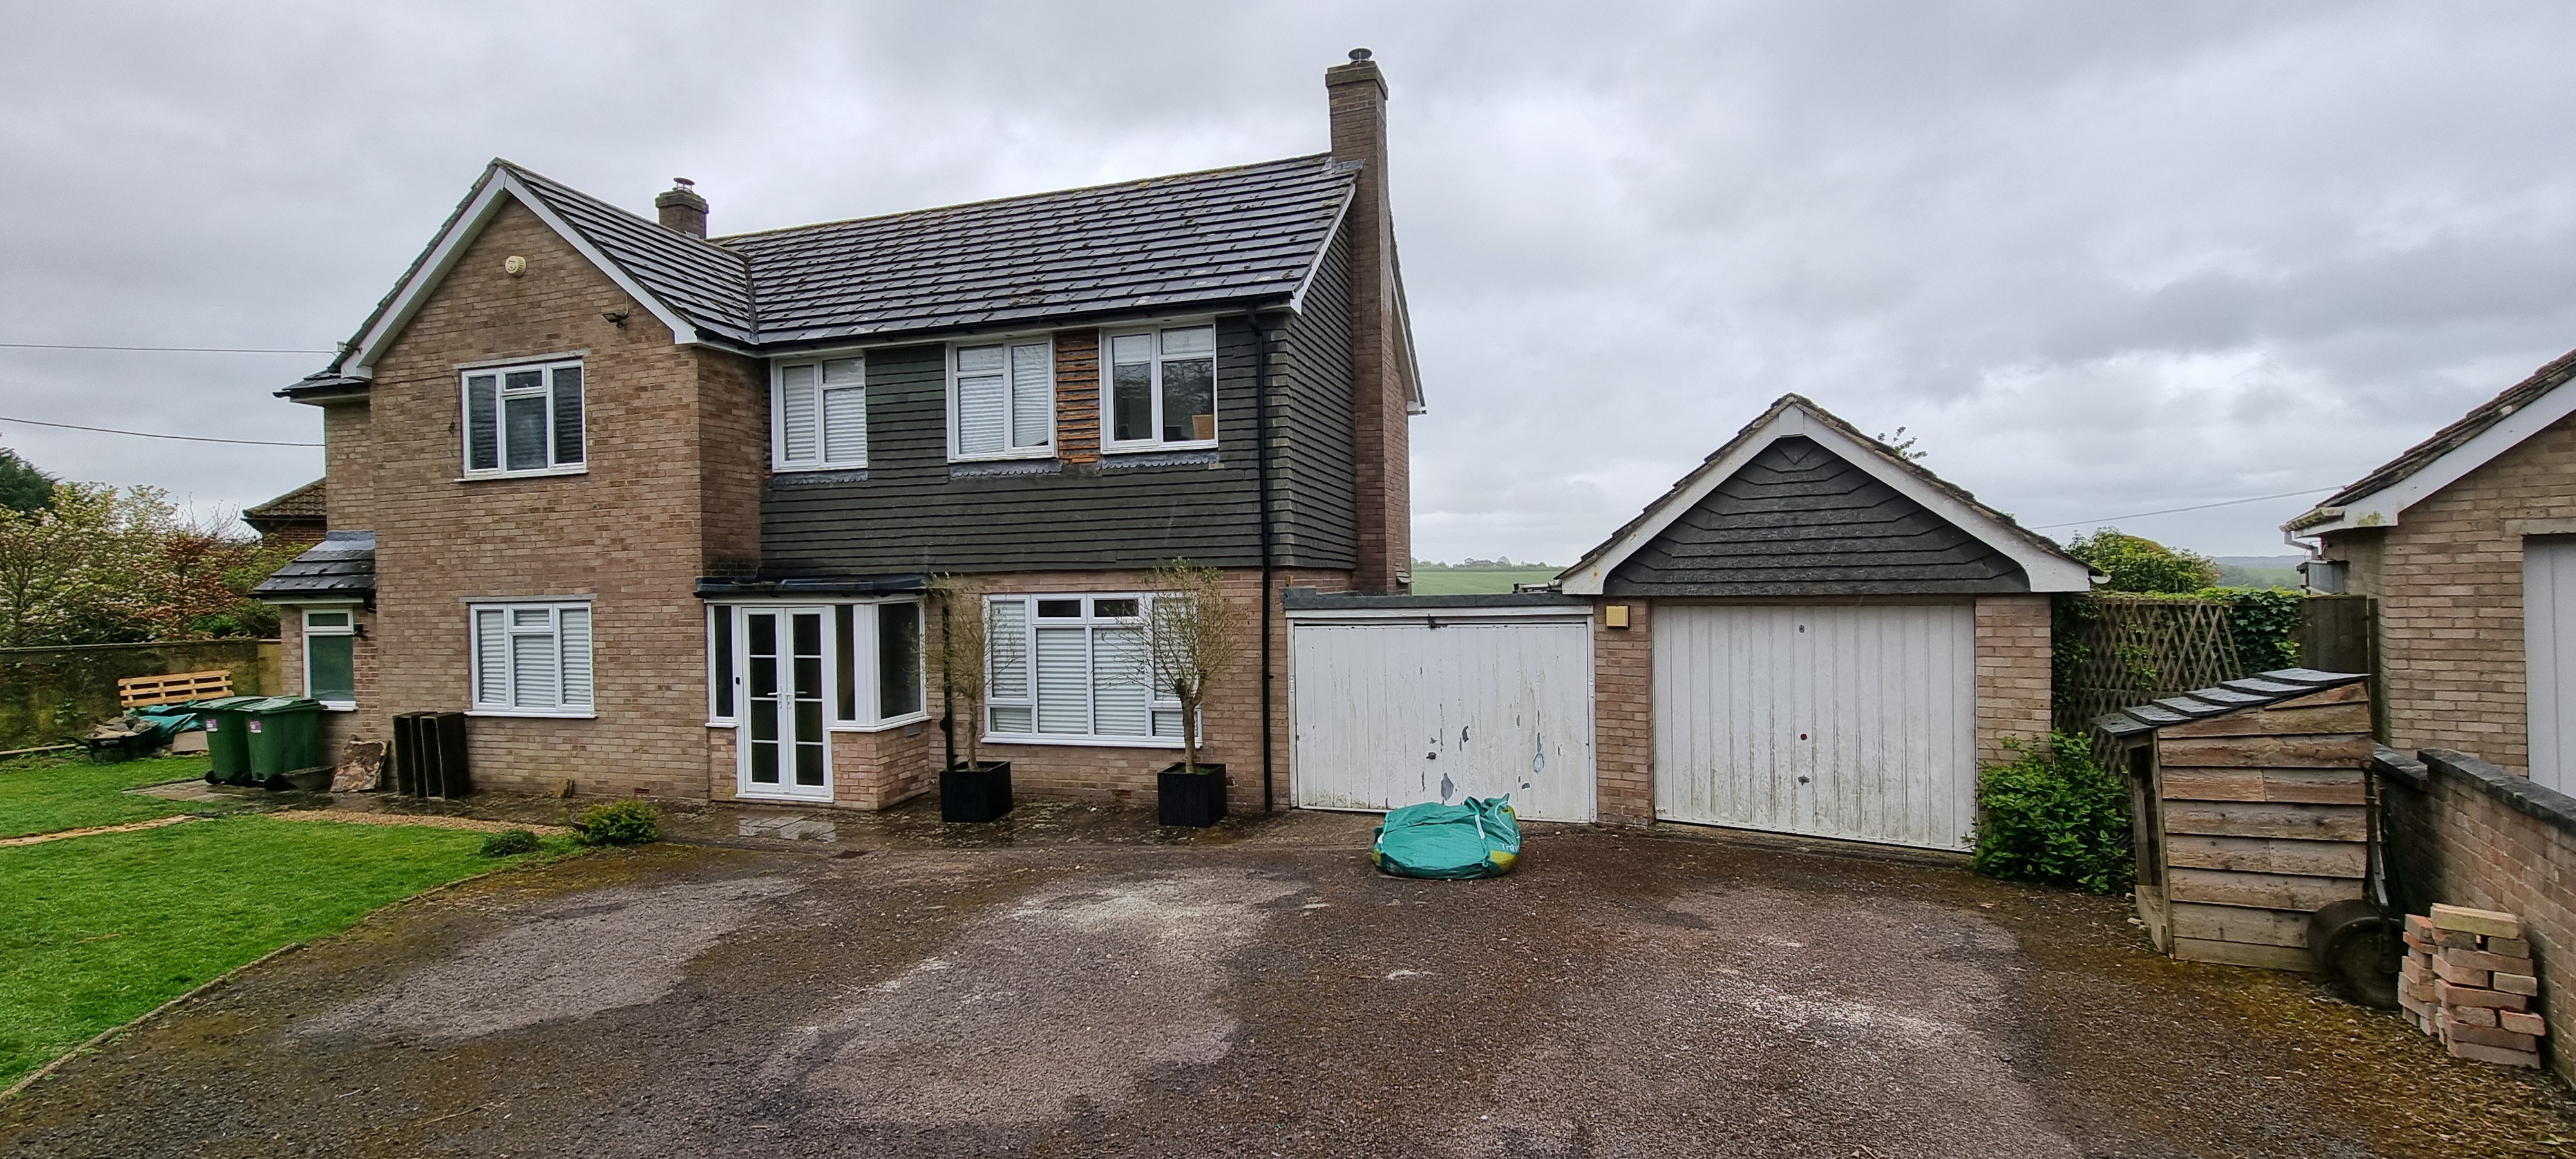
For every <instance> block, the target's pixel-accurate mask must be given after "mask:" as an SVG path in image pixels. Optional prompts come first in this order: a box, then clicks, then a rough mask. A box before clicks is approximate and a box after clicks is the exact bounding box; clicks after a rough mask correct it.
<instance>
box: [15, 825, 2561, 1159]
mask: <svg viewBox="0 0 2576 1159" xmlns="http://www.w3.org/2000/svg"><path fill="white" fill-rule="evenodd" d="M1367 823H1368V819H1366V818H1356V817H1348V816H1333V815H1318V814H1302V815H1291V816H1288V817H1285V818H1282V819H1279V820H1275V821H1269V822H1265V823H1262V824H1259V825H1254V826H1249V827H1247V828H1246V829H1244V830H1241V831H1238V832H1234V833H1231V834H1221V835H1219V836H1217V837H1216V838H1214V839H1211V840H1207V841H1198V842H1192V843H1190V844H1186V845H1160V846H1157V845H1140V844H1135V843H1123V844H1122V843H1108V842H1103V843H1092V844H1081V843H1075V844H1056V845H1052V846H1049V847H1039V848H1029V847H1008V846H1002V847H988V848H956V847H950V846H944V845H942V844H941V843H940V842H937V841H898V842H888V841H879V842H875V843H874V845H873V847H868V843H867V842H853V841H846V839H845V844H844V846H843V847H842V848H841V849H840V850H839V851H838V854H837V855H834V853H833V852H832V851H831V850H829V849H823V850H808V849H803V848H789V847H782V848H778V849H772V850H759V849H751V850H745V849H717V848H704V847H674V846H663V847H656V848H652V849H647V850H642V851H637V852H632V853H619V854H609V855H603V856H597V857H592V858H585V859H582V860H579V861H575V862H571V863H568V864H563V865H558V866H554V867H551V868H547V869H543V870H538V871H532V872H525V873H512V874H503V875H499V876H496V877H493V878H489V879H485V880H483V881H480V882H476V883H473V884H471V885H468V886H466V887H464V888H461V889H457V890H453V891H449V892H446V893H443V894H440V895H437V896H435V897H431V898H427V899H424V900H422V901H419V902H416V903H413V904H410V905H406V906H402V907H397V908H396V909H395V910H393V911H389V912H388V913H387V914H384V915H381V916H380V917H379V918H377V919H375V920H373V921H370V922H368V923H366V924H365V925H362V926H361V927H359V928H358V929H357V930H355V931H353V932H352V933H350V934H348V935H346V936H343V937H341V938H338V939H334V940H332V941H330V942H327V943H324V944H321V945H318V946H315V947H311V948H308V949H305V950H303V951H300V952H298V953H293V954H289V955H285V956H283V957H280V958H278V959H276V960H274V961H272V962H269V963H267V964H264V965H262V966H260V967H258V968H256V969H254V970H251V971H249V972H246V973H245V974H243V975H242V976H240V977H239V978H238V979H237V980H235V981H234V982H232V983H230V984H228V985H225V986H223V987H220V988H218V989H216V990H214V991H211V992H209V993H207V994H205V995H203V996H201V997H199V998H198V999H196V1000H194V1001H192V1002H190V1003H188V1004H187V1005H185V1006H183V1007H182V1008H181V1009H179V1010H177V1011H174V1012H172V1013H170V1014H168V1015H164V1016H163V1017H161V1018H159V1019H156V1020H154V1021H151V1022H149V1023H147V1024H146V1025H144V1026H143V1027H142V1028H141V1029H139V1030H138V1031H137V1032H135V1033H133V1034H131V1035H128V1036H126V1037H124V1038H122V1039H119V1040H116V1041H114V1042H111V1043H110V1044H109V1045H108V1046H106V1047H105V1048H103V1049H101V1050H100V1051H99V1052H97V1053H95V1054H91V1055H87V1056H84V1057H81V1058H78V1059H75V1060H73V1061H72V1062H71V1063H70V1064H68V1065H66V1066H65V1067H63V1068H62V1069H61V1070H59V1071H58V1072H56V1073H55V1074H54V1075H53V1076H51V1077H49V1078H47V1079H45V1080H43V1081H41V1082H39V1083H37V1084H36V1085H34V1086H33V1087H31V1088H30V1089H29V1090H28V1092H27V1093H26V1094H24V1095H22V1096H20V1097H19V1098H17V1099H14V1100H12V1101H11V1102H9V1103H8V1104H6V1105H5V1106H0V1153H5V1154H8V1155H45V1156H87V1155H96V1156H119V1157H127V1156H143V1155H180V1154H186V1155H218V1156H229V1155H241V1156H279V1155H296V1154H322V1155H335V1156H427V1155H450V1154H454V1155H567V1156H572V1155H578V1156H629V1155H632V1156H670V1155H722V1156H767V1155H778V1156H801V1155H871V1156H874V1155H992V1154H1001V1153H1028V1154H1037V1155H1094V1154H1119V1155H1194V1156H1195V1155H1219V1154H1223V1155H1233V1154H1245V1155H1269V1154H1281V1155H1388V1156H1394V1155H1425V1156H1505V1155H1510V1156H1522V1155H1529V1156H1590V1155H1652V1156H1677V1155H1784V1156H1832V1157H1835V1159H1846V1157H1853V1156H1865V1157H1880V1159H1894V1157H1898V1156H1921V1157H1936V1156H1963V1155H1973V1156H1978V1157H1980V1159H1999V1157H2005V1156H2097V1155H2154V1156H2162V1155H2238V1154H2242V1155H2302V1156H2305V1155H2376V1154H2391V1155H2411V1154H2423V1155H2443V1156H2460V1155H2470V1154H2513V1153H2517V1152H2519V1151H2521V1150H2522V1149H2523V1148H2524V1147H2525V1146H2529V1147H2530V1149H2531V1153H2536V1154H2550V1153H2557V1152H2558V1149H2556V1148H2548V1147H2545V1146H2543V1145H2540V1144H2538V1143H2537V1141H2538V1140H2540V1139H2543V1138H2545V1137H2549V1136H2552V1135H2555V1134H2560V1133H2567V1134H2576V1127H2571V1125H2570V1122H2571V1121H2570V1119H2569V1118H2568V1117H2567V1116H2568V1112H2569V1106H2568V1104H2567V1103H2566V1101H2565V1099H2564V1092H2563V1088H2561V1087H2559V1086H2558V1085H2557V1084H2556V1083H2555V1082H2554V1080H2548V1079H2543V1078H2538V1077H2531V1076H2521V1075H2514V1074H2509V1073H2506V1072H2502V1071H2495V1070H2491V1069H2488V1068H2485V1067H2482V1066H2477V1065H2474V1064H2467V1063H2456V1062H2452V1061H2449V1060H2446V1059H2440V1058H2437V1057H2436V1056H2435V1054H2434V1052H2433V1051H2432V1049H2431V1048H2429V1047H2427V1046H2425V1045H2424V1044H2423V1043H2422V1042H2421V1041H2420V1040H2418V1039H2415V1038H2413V1037H2412V1036H2410V1035H2409V1034H2408V1033H2407V1032H2405V1031H2404V1030H2403V1028H2402V1027H2400V1026H2399V1025H2398V1023H2397V1022H2396V1020H2395V1019H2394V1018H2393V1017H2390V1016H2385V1015H2379V1014H2373V1013H2366V1012H2362V1011H2359V1010H2356V1009H2354V1008H2352V1007H2348V1006H2345V1005H2342V1004H2341V1003H2338V1002H2335V1001H2333V1000H2332V999H2331V998H2329V997H2327V996H2325V995H2324V994H2323V992H2322V991H2321V990H2318V989H2317V988H2315V987H2313V986H2311V985H2310V984H2308V983H2307V982H2305V981H2304V980H2301V979H2297V978H2294V977H2289V976H2285V975H2277V974H2269V973H2263V972H2258V971H2244V970H2232V969H2227V968H2224V967H2210V966H2195V965H2186V964H2180V963H2174V962H2171V961H2168V960H2165V959H2163V958H2160V957H2156V956H2155V955H2153V954H2152V953H2151V952H2150V951H2148V950H2146V949H2145V948H2143V947H2142V946H2141V945H2140V944H2139V941H2138V937H2137V935H2136V932H2135V930H2134V929H2133V927H2131V926H2130V925H2129V924H2128V923H2127V922H2126V920H2125V919H2126V913H2127V911H2126V909H2125V906H2124V904H2123V903H2122V902H2120V901H2118V900H2117V899H2096V898H2084V897H2077V896H2072V895H2068V894H2063V893H2056V892H2051V891H2043V890H2034V889H2025V888H2020V887H2013V886H2004V885H1998V884H1995V883H1992V882H1986V881H1982V880H1979V879H1976V878H1972V877H1969V876H1967V875H1965V874H1964V873H1961V872H1959V871H1957V870H1955V869H1952V868H1947V867H1942V866H1938V865H1925V864H1919V863H1909V862H1906V861H1902V860H1891V859H1880V858H1862V857H1851V856H1844V855H1835V854H1829V853H1821V852H1805V851H1800V850H1799V849H1798V848H1796V847H1794V846H1791V845H1787V844H1784V843H1780V842H1760V841H1744V840H1723V839H1714V840H1713V839H1709V838H1706V837H1700V836H1661V835H1658V836H1650V835H1642V834H1632V833H1616V832H1604V831H1593V830H1583V829H1561V830H1545V829H1536V830H1535V831H1534V833H1533V835H1532V838H1531V841H1530V848H1529V856H1528V857H1527V858H1526V860H1525V861H1524V862H1523V865H1524V869H1523V871H1522V872H1520V873H1518V874H1516V875H1514V876H1512V877H1509V878H1504V879H1501V880H1497V881H1488V882H1453V883H1439V882H1418V881H1403V880H1396V879H1390V878H1384V877H1379V876H1377V875H1375V874H1373V873H1371V872H1370V871H1369V870H1368V868H1367V865H1366V863H1365V861H1364V859H1363V858H1362V856H1361V853H1360V851H1361V849H1362V848H1364V846H1365V842H1366V839H1367V828H1366V826H1367ZM1534 828H1535V827H1534ZM783 844H784V843H782V845H783ZM849 844H858V845H861V846H862V847H861V848H856V849H853V848H849V847H848V845H849ZM2444 1133H2448V1134H2449V1135H2450V1136H2451V1138H2450V1140H2449V1141H2447V1142H2446V1141H2444V1140H2443V1139H2442V1138H2440V1137H2439V1136H2440V1135H2442V1134H2444Z"/></svg>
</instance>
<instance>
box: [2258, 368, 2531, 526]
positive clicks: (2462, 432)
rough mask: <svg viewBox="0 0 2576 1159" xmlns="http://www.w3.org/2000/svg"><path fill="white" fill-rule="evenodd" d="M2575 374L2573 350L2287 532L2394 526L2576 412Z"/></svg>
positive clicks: (2314, 510) (2337, 495) (2303, 516)
mask: <svg viewBox="0 0 2576 1159" xmlns="http://www.w3.org/2000/svg"><path fill="white" fill-rule="evenodd" d="M2571 378H2576V351H2570V352H2568V353H2566V354H2564V355H2561V356H2559V358H2558V359H2557V360H2556V361H2554V362H2551V363H2549V364H2548V365H2546V366H2543V367H2541V368H2540V369H2538V370H2536V371H2533V372H2532V374H2531V377H2529V378H2526V379H2523V380H2522V381H2521V382H2518V383H2515V384H2514V385H2513V386H2511V387H2509V388H2507V389H2506V390H2505V391H2504V393H2502V394H2499V395H2497V396H2495V397H2494V398H2491V399H2488V400H2487V401H2485V402H2483V403H2480V404H2478V406H2477V407H2476V408H2475V409H2472V410H2471V411H2469V413H2467V414H2465V415H2462V416H2460V419H2459V421H2457V422H2454V423H2452V424H2451V425H2449V426H2446V427H2443V428H2442V429H2441V430H2438V431H2435V432H2434V433H2433V437H2431V438H2429V439H2426V440H2424V441H2423V442H2420V443H2417V444H2415V445H2414V446H2412V447H2409V448H2407V449H2406V452H2405V453H2404V454H2401V455H2399V456H2397V457H2396V458H2394V459H2391V460H2389V461H2388V462H2386V463H2383V464H2380V466H2379V468H2378V469H2377V470H2374V471H2372V472H2371V473H2369V474H2367V475H2364V476H2362V477H2361V478H2360V479H2359V480H2357V481H2355V482H2354V483H2353V484H2352V485H2351V486H2348V487H2345V488H2344V489H2343V490H2341V491H2338V492H2336V493H2335V494H2334V495H2333V496H2332V497H2331V498H2328V499H2327V500H2326V501H2325V502H2323V503H2320V504H2317V505H2316V506H2315V507H2311V508H2309V509H2308V510H2307V511H2306V512H2305V513H2303V514H2301V515H2300V516H2299V517H2297V518H2295V519H2292V520H2290V521H2289V522H2288V523H2285V524H2282V525H2281V526H2282V528H2283V529H2284V530H2287V531H2292V532H2296V533H2299V534H2305V535H2315V534H2318V533H2320V532H2326V531H2341V530H2345V529H2349V528H2358V527H2387V526H2392V525H2394V524H2395V523H2396V522H2397V521H2398V518H2399V517H2400V516H2401V515H2402V514H2404V512H2405V510H2406V509H2407V508H2409V507H2412V506H2414V505H2415V504H2416V503H2418V502H2420V501H2422V500H2423V499H2425V498H2426V497H2428V496H2430V495H2432V494H2433V493H2434V492H2436V491H2439V490H2441V489H2442V488H2444V487H2448V486H2450V485H2451V484H2453V483H2457V482H2459V481H2460V480H2461V478H2463V477H2465V476H2466V475H2468V473H2469V472H2471V471H2474V470H2477V469H2478V468H2480V467H2483V466H2485V465H2487V464H2488V463H2489V462H2492V461H2493V460H2494V459H2495V457H2496V456H2498V455H2501V454H2503V453H2505V452H2506V451H2509V450H2512V449H2513V448H2515V447H2517V446H2520V445H2522V442H2523V440H2525V439H2528V438H2530V437H2532V436H2533V435H2536V434H2539V433H2540V432H2542V431H2544V430H2547V429H2549V427H2550V425H2551V424H2553V423H2556V422H2557V421H2558V420H2560V419H2563V418H2566V417H2567V416H2568V415H2570V414H2576V390H2560V389H2559V388H2560V387H2562V386H2565V385H2567V383H2568V380H2570V379H2571Z"/></svg>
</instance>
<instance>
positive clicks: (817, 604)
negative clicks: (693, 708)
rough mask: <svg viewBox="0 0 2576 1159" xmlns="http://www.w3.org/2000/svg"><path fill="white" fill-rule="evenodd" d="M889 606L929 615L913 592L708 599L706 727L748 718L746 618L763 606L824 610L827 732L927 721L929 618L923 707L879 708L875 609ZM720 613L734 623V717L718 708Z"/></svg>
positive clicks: (921, 678)
mask: <svg viewBox="0 0 2576 1159" xmlns="http://www.w3.org/2000/svg"><path fill="white" fill-rule="evenodd" d="M889 604H909V605H911V606H912V608H913V614H914V615H916V616H923V617H926V616H927V615H928V613H927V610H926V608H925V605H924V603H923V600H922V598H921V597H920V596H919V595H913V594H904V595H892V596H869V597H859V598H851V597H839V598H834V597H824V598H821V599H815V598H810V597H799V596H752V597H744V598H740V599H729V600H722V601H716V602H711V603H709V604H708V605H707V622H706V640H707V676H706V681H707V727H708V728H740V727H742V726H743V724H744V722H745V720H746V718H745V717H744V715H743V704H744V698H745V697H746V696H747V695H748V694H749V686H748V685H747V684H745V682H744V679H743V674H744V672H745V671H746V669H747V668H748V667H749V665H750V653H749V651H748V649H749V645H748V643H747V642H746V640H745V639H744V637H743V628H744V624H743V616H744V614H745V613H747V612H750V611H753V610H757V609H762V608H821V609H823V611H824V613H825V615H824V623H823V731H825V732H884V731H886V730H887V729H894V728H904V727H908V726H910V725H916V724H921V723H924V722H926V721H928V720H929V719H930V717H931V713H930V680H929V675H930V655H929V653H930V648H929V644H930V642H929V636H928V634H929V627H930V625H929V621H928V620H927V619H926V618H925V619H923V620H922V621H921V628H922V633H923V635H922V650H921V654H920V655H917V656H915V657H914V658H913V663H914V671H913V681H914V687H916V688H918V689H919V690H920V692H921V707H920V708H919V709H917V710H915V711H913V712H909V713H903V714H900V715H896V716H887V715H884V714H883V713H882V712H881V711H880V709H881V708H882V707H883V703H884V702H883V700H882V699H881V698H880V697H879V695H878V694H879V692H880V691H881V690H880V689H879V688H878V687H877V683H878V681H877V662H876V661H877V644H878V631H879V627H880V621H879V619H878V616H879V615H880V614H881V613H879V612H878V611H877V610H876V609H879V608H882V607H885V606H886V605H889ZM845 607H846V608H851V609H853V611H852V612H851V620H852V623H851V625H850V628H851V631H850V651H851V653H852V660H851V663H850V665H849V668H850V678H851V683H852V684H854V685H856V687H855V688H854V689H852V691H853V692H854V693H855V695H854V697H853V702H854V703H855V704H856V706H857V707H858V709H859V712H858V715H857V716H855V717H850V718H844V717H842V716H841V715H840V711H841V667H842V665H841V644H840V639H841V638H840V632H839V631H838V622H837V617H838V616H839V615H840V609H841V608H845ZM857 609H866V611H865V612H864V613H862V612H860V611H858V610H857ZM718 617H727V618H728V626H729V631H728V633H727V645H728V646H729V647H730V649H731V651H732V661H733V663H732V665H731V667H732V673H731V676H732V680H733V684H734V690H733V712H732V713H731V714H730V715H726V714H721V713H719V712H717V711H716V709H717V704H716V697H717V689H716V677H717V675H718V673H719V672H720V671H722V668H721V667H720V666H719V665H718V664H717V663H716V635H717V633H716V621H717V618H718Z"/></svg>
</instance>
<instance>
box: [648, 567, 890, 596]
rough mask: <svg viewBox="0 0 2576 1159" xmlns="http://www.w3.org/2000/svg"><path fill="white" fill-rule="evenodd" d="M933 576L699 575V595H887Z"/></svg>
mask: <svg viewBox="0 0 2576 1159" xmlns="http://www.w3.org/2000/svg"><path fill="white" fill-rule="evenodd" d="M929 587H930V576H929V575H928V574H926V573H922V572H914V573H911V574H908V575H880V576H868V577H865V578H862V579H781V580H764V579H746V578H742V577H738V576H699V577H698V586H697V596H698V598H699V599H702V600H725V599H743V598H748V597H755V596H884V595H898V594H901V593H905V592H918V591H925V590H927V589H928V588H929Z"/></svg>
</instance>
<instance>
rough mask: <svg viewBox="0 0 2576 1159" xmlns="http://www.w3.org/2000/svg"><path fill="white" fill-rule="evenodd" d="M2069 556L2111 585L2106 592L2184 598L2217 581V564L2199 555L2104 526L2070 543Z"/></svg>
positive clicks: (2105, 589) (2106, 588) (2105, 588)
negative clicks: (2085, 565)
mask: <svg viewBox="0 0 2576 1159" xmlns="http://www.w3.org/2000/svg"><path fill="white" fill-rule="evenodd" d="M2066 554H2068V555H2071V556H2074V557H2075V558H2077V559H2080V560H2083V561H2084V562H2086V563H2088V564H2091V565H2093V567H2094V568H2095V569H2096V570H2098V571H2100V572H2101V573H2102V574H2104V575H2107V576H2110V577H2111V582H2110V583H2108V584H2105V585H2103V589H2102V590H2104V591H2110V592H2143V593H2147V594H2151V595H2152V594H2162V595H2181V594H2183V593H2185V592H2196V591H2199V590H2200V589H2202V588H2205V587H2208V586H2210V585H2211V584H2215V583H2217V582H2218V562H2217V561H2216V560H2213V559H2211V558H2209V557H2208V556H2205V555H2201V554H2199V553H2198V552H2191V551H2181V550H2177V549H2175V548H2170V547H2166V546H2165V545H2163V544H2161V543H2158V542H2156V541H2155V540H2152V539H2144V538H2141V537H2139V536H2135V535H2123V534H2121V533H2120V532H2119V530H2118V529H2116V528H2110V527H2105V528H2102V529H2101V530H2099V531H2096V532H2094V533H2093V534H2091V535H2079V536H2076V537H2075V538H2073V539H2071V540H2068V541H2067V543H2066Z"/></svg>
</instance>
